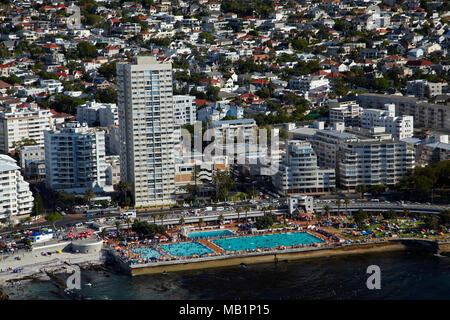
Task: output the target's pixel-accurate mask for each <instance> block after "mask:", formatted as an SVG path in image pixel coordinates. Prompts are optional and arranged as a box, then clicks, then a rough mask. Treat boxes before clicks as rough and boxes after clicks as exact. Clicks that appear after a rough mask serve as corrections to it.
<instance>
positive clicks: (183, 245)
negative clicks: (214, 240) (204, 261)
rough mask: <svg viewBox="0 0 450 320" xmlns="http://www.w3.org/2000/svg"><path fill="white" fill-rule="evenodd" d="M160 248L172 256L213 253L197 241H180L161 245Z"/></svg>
mask: <svg viewBox="0 0 450 320" xmlns="http://www.w3.org/2000/svg"><path fill="white" fill-rule="evenodd" d="M161 248H162V249H163V250H164V251H166V252H167V253H169V254H170V255H172V256H176V257H189V256H192V255H202V254H206V253H214V251H212V250H211V249H210V248H208V247H206V246H204V245H203V244H201V243H197V242H180V243H169V244H163V245H161Z"/></svg>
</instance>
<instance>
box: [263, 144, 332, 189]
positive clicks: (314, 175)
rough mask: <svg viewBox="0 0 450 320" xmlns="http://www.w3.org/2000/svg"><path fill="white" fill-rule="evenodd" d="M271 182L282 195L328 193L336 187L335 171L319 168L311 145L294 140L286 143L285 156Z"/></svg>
mask: <svg viewBox="0 0 450 320" xmlns="http://www.w3.org/2000/svg"><path fill="white" fill-rule="evenodd" d="M272 181H273V184H274V185H275V187H276V188H277V189H278V191H279V192H281V193H284V194H310V193H319V192H328V191H331V190H333V189H334V188H335V186H336V184H335V170H334V169H321V168H319V166H318V165H317V156H316V153H315V152H314V150H313V148H312V147H311V144H310V143H309V142H303V141H296V140H291V141H289V142H288V145H287V147H286V154H285V155H284V158H283V161H282V162H281V163H280V168H279V171H278V173H277V174H276V175H274V176H273V177H272Z"/></svg>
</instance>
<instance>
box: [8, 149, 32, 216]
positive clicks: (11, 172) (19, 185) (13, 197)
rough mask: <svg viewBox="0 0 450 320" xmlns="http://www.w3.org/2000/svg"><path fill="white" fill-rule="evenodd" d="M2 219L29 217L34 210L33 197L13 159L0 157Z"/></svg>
mask: <svg viewBox="0 0 450 320" xmlns="http://www.w3.org/2000/svg"><path fill="white" fill-rule="evenodd" d="M0 181H1V188H0V219H2V220H3V219H10V218H13V217H14V216H22V215H28V214H30V213H31V211H32V208H33V200H34V198H33V195H32V193H31V191H30V187H29V184H28V182H26V181H25V180H24V179H23V177H22V175H21V173H20V167H19V166H18V165H17V164H16V160H14V159H13V158H11V157H9V156H6V155H3V154H2V155H0Z"/></svg>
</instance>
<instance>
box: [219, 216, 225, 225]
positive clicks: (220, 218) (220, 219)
mask: <svg viewBox="0 0 450 320" xmlns="http://www.w3.org/2000/svg"><path fill="white" fill-rule="evenodd" d="M224 219H225V217H224V216H223V214H220V215H219V217H218V220H219V224H222V223H223V220H224Z"/></svg>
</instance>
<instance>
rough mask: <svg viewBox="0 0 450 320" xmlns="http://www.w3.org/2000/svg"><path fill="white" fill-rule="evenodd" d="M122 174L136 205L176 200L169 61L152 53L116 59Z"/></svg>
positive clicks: (170, 66) (167, 202) (173, 120)
mask: <svg viewBox="0 0 450 320" xmlns="http://www.w3.org/2000/svg"><path fill="white" fill-rule="evenodd" d="M117 80H118V108H119V129H120V177H121V179H122V180H123V181H127V182H129V183H130V184H131V186H132V194H133V197H134V201H135V206H138V207H139V206H152V205H161V204H171V203H174V202H175V193H174V191H175V181H174V179H175V162H174V154H173V148H174V139H175V137H174V131H175V129H176V127H177V124H176V122H175V118H174V108H173V105H174V101H173V93H172V65H171V64H169V63H158V61H157V59H156V58H155V57H152V56H138V57H135V58H134V59H133V61H132V62H131V63H118V64H117Z"/></svg>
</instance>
